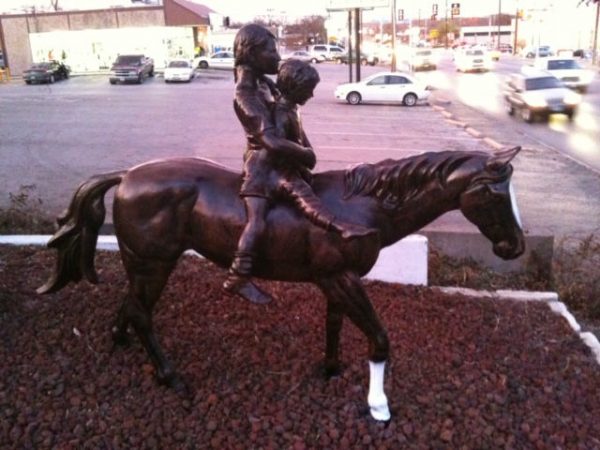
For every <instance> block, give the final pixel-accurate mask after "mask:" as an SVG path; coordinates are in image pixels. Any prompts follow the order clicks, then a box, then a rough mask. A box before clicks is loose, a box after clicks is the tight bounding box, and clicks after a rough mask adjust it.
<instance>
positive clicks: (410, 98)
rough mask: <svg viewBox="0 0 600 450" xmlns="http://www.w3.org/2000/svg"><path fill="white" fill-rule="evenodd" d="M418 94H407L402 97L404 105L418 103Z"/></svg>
mask: <svg viewBox="0 0 600 450" xmlns="http://www.w3.org/2000/svg"><path fill="white" fill-rule="evenodd" d="M417 100H418V98H417V96H416V95H415V94H406V95H405V96H404V98H403V99H402V104H403V105H404V106H415V105H416V104H417Z"/></svg>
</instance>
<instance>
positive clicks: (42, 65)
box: [31, 63, 50, 69]
mask: <svg viewBox="0 0 600 450" xmlns="http://www.w3.org/2000/svg"><path fill="white" fill-rule="evenodd" d="M31 68H32V69H49V68H50V63H35V64H33V65H32V66H31Z"/></svg>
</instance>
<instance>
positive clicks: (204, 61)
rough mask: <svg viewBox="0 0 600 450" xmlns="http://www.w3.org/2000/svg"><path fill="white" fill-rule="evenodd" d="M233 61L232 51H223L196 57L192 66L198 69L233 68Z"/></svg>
mask: <svg viewBox="0 0 600 450" xmlns="http://www.w3.org/2000/svg"><path fill="white" fill-rule="evenodd" d="M234 62H235V59H234V57H233V52H229V51H223V52H217V53H213V54H212V55H210V56H200V57H199V58H196V59H195V60H194V67H199V68H200V69H233V65H234Z"/></svg>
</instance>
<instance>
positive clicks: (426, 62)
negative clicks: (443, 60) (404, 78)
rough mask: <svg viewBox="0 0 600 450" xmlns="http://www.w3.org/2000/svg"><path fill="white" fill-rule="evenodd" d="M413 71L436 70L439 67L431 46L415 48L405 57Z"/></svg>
mask: <svg viewBox="0 0 600 450" xmlns="http://www.w3.org/2000/svg"><path fill="white" fill-rule="evenodd" d="M404 63H405V64H407V65H408V67H409V69H410V71H411V72H416V71H418V70H435V69H436V68H437V64H436V60H435V57H434V55H433V51H432V50H431V49H430V48H413V49H411V50H410V51H409V53H408V59H406V58H405V59H404Z"/></svg>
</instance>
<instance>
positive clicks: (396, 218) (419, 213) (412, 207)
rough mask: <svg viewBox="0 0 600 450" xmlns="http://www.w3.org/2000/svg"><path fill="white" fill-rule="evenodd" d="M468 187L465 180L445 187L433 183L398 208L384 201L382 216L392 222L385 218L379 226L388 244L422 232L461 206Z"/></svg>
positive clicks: (381, 206)
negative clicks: (461, 199)
mask: <svg viewBox="0 0 600 450" xmlns="http://www.w3.org/2000/svg"><path fill="white" fill-rule="evenodd" d="M464 186H465V180H455V181H451V182H449V183H448V184H447V185H445V186H442V185H440V184H439V183H434V182H431V183H426V184H424V185H423V186H422V187H421V188H420V189H419V192H418V194H416V195H415V196H414V197H412V198H410V199H409V200H407V201H406V202H405V203H403V204H402V205H400V206H399V207H397V208H394V209H388V208H386V205H385V204H383V203H382V202H380V203H379V208H380V212H381V213H382V214H380V215H379V217H384V216H387V217H388V218H389V223H386V221H385V220H383V223H380V225H379V228H380V229H382V230H384V232H382V240H383V243H384V246H386V245H390V244H393V243H394V242H397V241H399V240H400V239H403V238H405V237H406V236H408V235H409V234H413V233H415V232H417V231H419V230H420V229H422V228H423V227H425V226H427V225H429V224H430V223H431V222H433V221H434V220H436V219H437V218H438V217H440V216H442V215H444V214H445V213H447V212H449V211H453V210H456V209H458V208H459V207H460V195H461V193H462V191H463V190H464Z"/></svg>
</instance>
